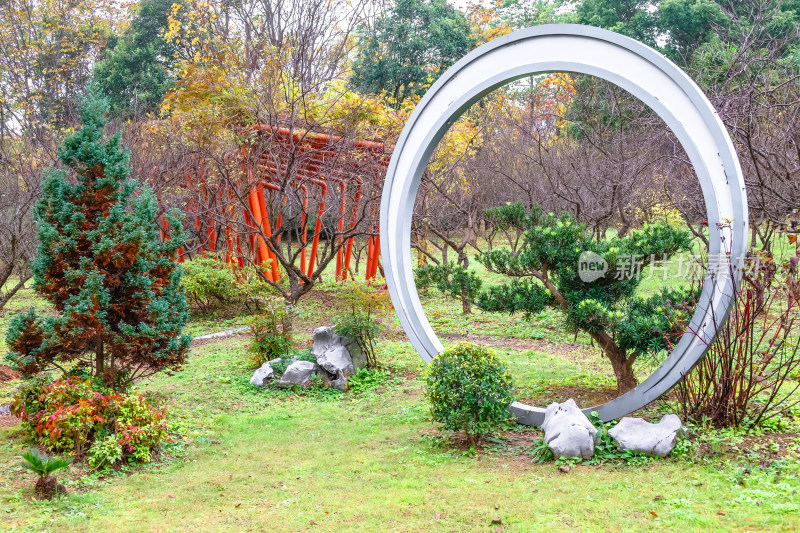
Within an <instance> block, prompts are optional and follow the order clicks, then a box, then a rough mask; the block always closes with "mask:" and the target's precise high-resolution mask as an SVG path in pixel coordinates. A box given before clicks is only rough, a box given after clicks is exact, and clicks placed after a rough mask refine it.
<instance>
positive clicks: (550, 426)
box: [542, 398, 597, 459]
mask: <svg viewBox="0 0 800 533" xmlns="http://www.w3.org/2000/svg"><path fill="white" fill-rule="evenodd" d="M542 431H544V443H545V444H547V445H548V446H549V447H550V450H551V451H552V452H553V455H555V456H556V457H566V458H568V459H570V458H572V457H583V458H584V459H589V458H590V457H592V456H593V455H594V445H595V443H596V440H597V429H596V428H595V427H594V426H593V425H592V423H591V422H590V421H589V419H588V418H587V417H586V415H585V414H583V412H582V411H581V410H580V409H579V408H578V406H577V404H576V403H575V400H573V399H572V398H570V399H569V400H567V401H566V402H564V403H555V402H554V403H551V404H550V405H548V406H547V409H546V410H545V415H544V423H543V424H542Z"/></svg>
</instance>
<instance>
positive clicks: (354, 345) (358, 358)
mask: <svg viewBox="0 0 800 533" xmlns="http://www.w3.org/2000/svg"><path fill="white" fill-rule="evenodd" d="M342 344H344V347H345V348H347V351H348V352H350V359H351V360H352V361H353V368H355V370H356V372H358V371H359V370H361V369H362V368H364V367H366V366H367V354H365V353H364V351H363V350H362V349H361V346H359V345H358V341H357V340H356V339H354V338H352V337H343V338H342Z"/></svg>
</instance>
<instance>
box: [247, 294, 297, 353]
mask: <svg viewBox="0 0 800 533" xmlns="http://www.w3.org/2000/svg"><path fill="white" fill-rule="evenodd" d="M262 304H263V306H262V311H261V313H259V314H258V315H255V316H254V317H252V318H251V319H250V330H251V331H252V332H253V338H252V340H251V341H250V348H249V353H250V360H251V361H252V363H253V364H254V365H255V366H261V365H263V364H264V363H265V362H267V361H271V360H272V359H276V358H278V357H281V358H282V357H283V356H285V355H288V354H289V352H290V351H291V349H292V322H293V321H294V319H295V318H296V317H297V309H296V308H295V306H294V305H292V304H289V303H286V300H284V299H283V298H280V297H274V296H273V297H268V298H264V299H263V300H262Z"/></svg>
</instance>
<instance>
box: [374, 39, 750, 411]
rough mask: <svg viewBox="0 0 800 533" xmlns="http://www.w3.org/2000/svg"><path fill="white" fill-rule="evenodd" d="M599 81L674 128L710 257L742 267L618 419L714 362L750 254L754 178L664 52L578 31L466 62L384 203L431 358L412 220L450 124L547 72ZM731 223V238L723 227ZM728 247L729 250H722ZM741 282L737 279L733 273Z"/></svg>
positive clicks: (508, 45)
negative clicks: (481, 102)
mask: <svg viewBox="0 0 800 533" xmlns="http://www.w3.org/2000/svg"><path fill="white" fill-rule="evenodd" d="M553 71H559V72H564V71H566V72H579V73H583V74H591V75H593V76H597V77H600V78H603V79H606V80H608V81H610V82H612V83H615V84H617V85H619V86H620V87H622V88H623V89H625V90H627V91H628V92H630V93H631V94H633V95H634V96H636V97H637V98H639V99H640V100H642V101H643V102H644V103H646V104H647V105H649V106H650V107H651V108H652V109H653V110H654V111H655V112H656V113H658V115H659V116H660V117H661V118H662V119H663V120H664V122H666V124H667V125H668V126H669V128H670V129H671V130H672V131H673V133H674V134H675V135H676V137H677V138H678V140H679V141H680V142H681V144H682V145H683V147H684V149H685V150H686V152H687V154H688V156H689V158H690V160H691V162H692V165H693V166H694V168H695V171H696V172H697V177H698V179H699V180H700V186H701V189H702V191H703V197H704V198H705V202H706V209H707V212H708V213H707V214H708V220H709V233H710V234H709V242H710V245H709V248H710V249H709V253H710V254H712V256H715V257H716V256H719V254H720V252H723V251H730V257H731V258H733V260H732V262H733V264H727V265H726V264H724V262H722V261H721V262H720V264H719V270H718V271H717V272H720V274H716V273H715V272H710V273H709V274H708V276H707V277H706V280H705V284H704V287H703V292H702V295H701V297H700V300H699V303H698V306H697V309H696V310H695V313H694V315H693V317H692V320H691V323H690V326H689V329H690V330H691V331H693V332H694V333H689V330H687V332H686V333H684V335H683V336H682V338H681V340H680V342H679V343H678V344H677V345H676V347H675V349H674V350H673V352H672V353H671V354H670V355H669V357H668V358H667V359H666V361H665V362H664V363H663V364H662V365H661V366H660V367H659V368H658V369H657V370H656V371H655V372H654V373H653V374H652V375H651V376H650V377H649V378H647V379H646V380H645V381H644V382H643V383H641V384H640V385H639V386H638V387H636V388H635V389H634V390H632V391H630V392H627V393H625V394H623V395H622V396H620V397H618V398H616V399H614V400H612V401H610V402H608V403H605V404H602V405H599V406H596V407H591V408H588V409H585V410H584V411H585V412H587V413H588V412H590V411H597V412H598V413H599V414H600V417H601V418H602V419H603V420H613V419H616V418H619V417H622V416H624V415H626V414H628V413H630V412H632V411H635V410H636V409H639V408H641V407H643V406H645V405H647V404H648V403H650V402H651V401H653V400H655V399H656V398H658V397H659V396H661V395H662V394H664V393H665V392H667V391H668V390H669V389H671V388H672V387H673V386H674V385H675V384H676V383H677V382H678V380H680V378H681V376H682V375H684V374H685V373H687V372H688V371H689V370H691V369H692V368H693V367H694V366H695V365H696V364H697V363H698V362H699V361H700V359H701V358H702V357H703V356H704V355H705V353H706V351H707V345H708V343H709V342H710V341H711V340H712V339H713V336H714V332H715V331H717V329H718V328H719V326H721V325H722V324H723V323H724V322H725V320H727V317H728V314H729V312H730V308H731V306H732V304H733V288H734V285H733V284H734V283H737V282H738V278H739V276H738V272H739V268H740V267H741V261H742V260H743V257H744V253H745V252H746V250H747V238H748V231H747V221H748V216H747V198H746V194H745V187H744V178H743V176H742V171H741V167H740V166H739V160H738V158H737V156H736V151H735V150H734V147H733V144H732V143H731V140H730V137H729V136H728V133H727V131H726V130H725V127H724V125H723V124H722V122H721V120H720V119H719V117H718V116H717V114H716V112H715V111H714V108H713V107H712V105H711V103H710V102H709V101H708V99H707V98H706V97H705V95H704V94H703V92H702V91H701V90H700V88H699V87H698V86H697V85H696V84H695V83H694V82H693V81H692V80H691V79H690V78H689V76H687V75H686V74H685V73H684V72H683V71H682V70H681V69H680V68H678V67H677V66H676V65H675V64H673V63H672V62H671V61H669V60H668V59H667V58H665V57H664V56H662V55H661V54H659V53H658V52H656V51H655V50H653V49H651V48H649V47H647V46H645V45H643V44H641V43H639V42H637V41H634V40H632V39H629V38H627V37H624V36H622V35H619V34H616V33H613V32H610V31H606V30H602V29H599V28H592V27H588V26H579V25H572V24H554V25H547V26H538V27H535V28H527V29H524V30H519V31H516V32H513V33H511V34H508V35H505V36H503V37H500V38H498V39H495V40H493V41H492V42H490V43H487V44H485V45H483V46H481V47H479V48H477V49H476V50H474V51H472V52H471V53H470V54H468V55H467V56H465V57H464V58H462V59H461V60H460V61H459V62H458V63H456V64H455V65H453V66H452V67H451V68H450V69H449V70H448V71H447V72H445V73H444V74H443V75H442V76H441V77H440V78H439V79H438V80H437V81H436V83H435V84H434V85H433V86H432V87H431V88H430V90H429V91H428V92H427V94H426V95H425V97H424V98H423V99H422V101H420V103H419V105H418V106H417V107H416V109H415V110H414V113H413V114H412V116H411V118H410V119H409V121H408V123H407V124H406V126H405V128H404V129H403V132H402V133H401V135H400V138H399V139H398V142H397V144H396V146H395V150H394V153H393V154H392V159H391V162H390V164H389V168H388V172H387V175H386V181H385V184H384V190H383V198H382V202H381V221H380V236H381V255H382V258H383V264H384V270H385V274H386V282H387V285H388V287H389V293H390V295H391V298H392V303H393V304H394V307H395V310H396V312H397V315H398V317H399V319H400V323H401V324H402V326H403V329H404V330H405V332H406V334H407V335H408V337H409V340H410V341H411V343H412V344H413V346H414V348H416V350H417V352H419V354H420V356H421V357H422V359H423V360H424V361H426V362H428V361H430V360H431V359H432V358H433V357H434V356H436V354H438V353H439V352H440V351H442V349H443V348H442V344H441V342H440V341H439V339H438V338H437V337H436V334H435V333H434V332H433V330H432V329H431V326H430V323H429V322H428V319H427V317H426V316H425V312H424V311H423V309H422V306H421V304H420V300H419V295H418V294H417V289H416V285H415V284H414V278H413V272H412V262H411V215H412V210H413V208H414V200H415V198H416V194H417V189H418V187H419V182H420V178H421V176H422V173H423V171H424V170H425V167H426V166H427V163H428V159H429V158H430V155H431V153H432V152H433V150H434V148H435V147H436V145H437V144H438V142H439V140H440V139H441V138H442V136H443V135H444V133H445V132H446V131H447V129H448V128H449V127H450V125H451V124H452V123H453V122H454V121H455V120H456V119H457V118H458V117H459V116H460V115H461V114H462V113H463V112H464V111H465V110H466V109H468V108H469V107H470V106H471V105H472V104H473V103H474V102H475V101H477V100H478V99H480V98H481V97H483V96H484V95H486V94H487V93H489V92H490V91H492V90H494V89H496V88H498V87H500V86H502V85H504V84H506V83H508V82H510V81H513V80H516V79H519V78H522V77H525V76H529V75H531V74H534V73H541V72H553ZM725 221H728V222H729V223H730V229H726V230H725V235H724V236H723V235H722V233H721V230H720V229H719V227H718V224H715V223H714V222H718V223H722V222H725ZM723 238H724V240H725V247H724V249H723V247H722V242H723ZM731 268H732V269H733V270H732V271H733V272H734V273H735V274H734V276H733V277H731V276H730V275H729V274H728V273H729V272H731ZM511 412H512V413H514V414H515V415H516V417H517V421H518V422H519V423H521V424H525V425H541V423H542V421H543V420H544V410H543V409H541V408H536V407H531V406H527V405H524V404H520V403H517V402H515V403H514V404H513V405H512V406H511Z"/></svg>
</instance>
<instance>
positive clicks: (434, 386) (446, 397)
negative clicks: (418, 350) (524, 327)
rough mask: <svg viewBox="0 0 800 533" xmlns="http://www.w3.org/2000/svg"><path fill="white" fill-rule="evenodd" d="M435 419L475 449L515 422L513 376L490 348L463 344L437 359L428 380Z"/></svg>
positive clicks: (427, 384) (431, 406)
mask: <svg viewBox="0 0 800 533" xmlns="http://www.w3.org/2000/svg"><path fill="white" fill-rule="evenodd" d="M425 397H426V398H427V399H428V401H429V402H430V408H431V416H432V417H433V419H434V420H435V421H437V422H439V423H441V424H442V426H443V428H444V429H445V430H447V431H463V432H464V433H465V435H466V437H467V440H468V441H469V442H470V444H471V445H473V446H474V445H476V444H477V443H478V441H479V440H480V439H481V438H483V437H485V436H487V435H490V434H492V433H494V432H496V431H497V430H498V429H499V428H501V427H502V426H504V425H506V424H507V423H509V422H510V421H511V420H512V416H511V414H510V413H509V412H508V406H509V405H511V403H512V402H513V401H514V392H513V384H512V382H511V374H510V373H509V372H508V371H507V370H506V367H505V365H504V364H503V362H502V361H501V360H500V358H499V357H497V355H496V354H495V353H494V351H493V350H490V349H488V348H486V347H483V346H479V345H474V344H468V343H459V344H456V345H455V346H451V347H450V348H448V349H446V350H444V351H443V352H442V353H440V354H439V355H437V356H436V357H434V358H433V360H432V361H431V362H430V364H429V365H428V368H427V374H426V377H425Z"/></svg>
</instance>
